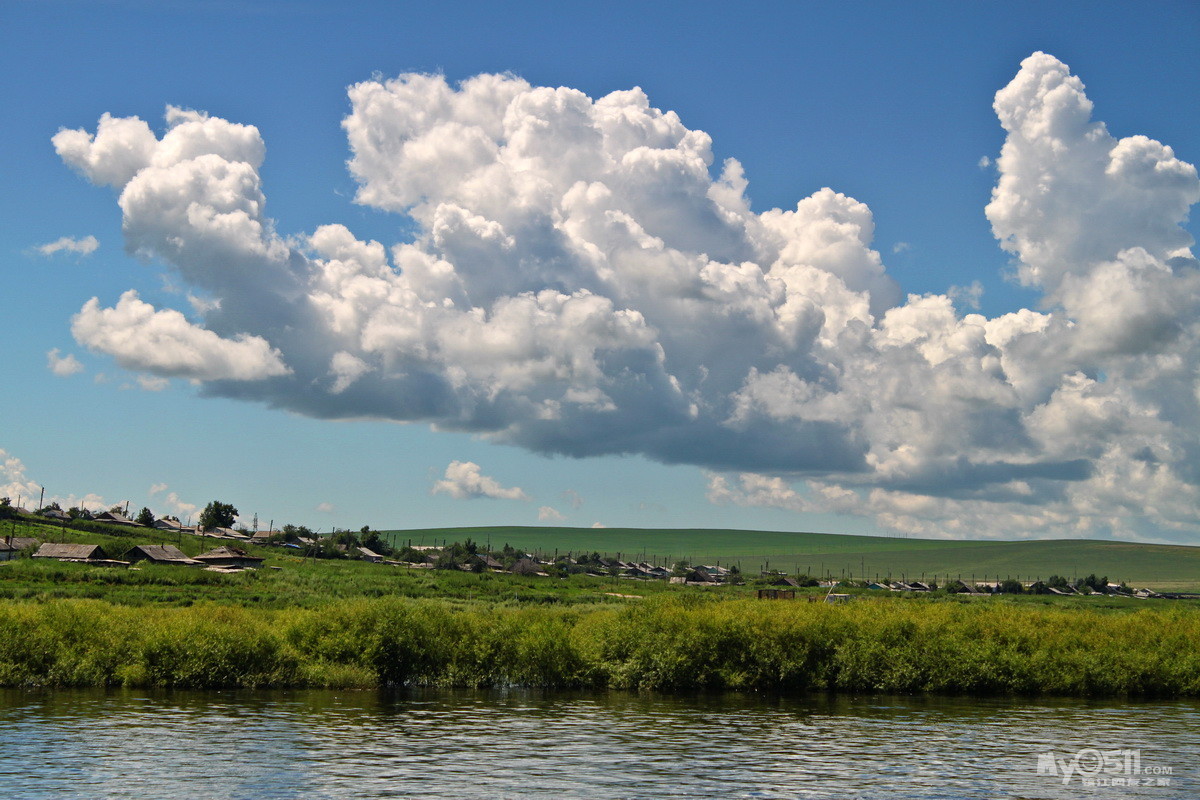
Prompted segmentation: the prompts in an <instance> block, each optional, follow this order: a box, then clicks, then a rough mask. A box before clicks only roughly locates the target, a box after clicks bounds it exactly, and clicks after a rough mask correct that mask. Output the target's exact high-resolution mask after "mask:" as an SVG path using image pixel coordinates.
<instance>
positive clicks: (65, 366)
mask: <svg viewBox="0 0 1200 800" xmlns="http://www.w3.org/2000/svg"><path fill="white" fill-rule="evenodd" d="M46 366H48V367H49V368H50V371H51V372H53V373H54V374H55V375H57V376H59V377H60V378H66V377H69V376H71V375H74V374H76V373H77V372H83V364H80V363H79V359H78V358H76V357H75V356H74V355H72V354H71V353H67V354H66V355H65V356H64V355H62V354H61V352H60V351H59V349H58V348H57V347H55V348H54V349H53V350H51V351H49V352H48V353H46Z"/></svg>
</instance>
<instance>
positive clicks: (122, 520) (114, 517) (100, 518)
mask: <svg viewBox="0 0 1200 800" xmlns="http://www.w3.org/2000/svg"><path fill="white" fill-rule="evenodd" d="M92 519H93V520H95V521H96V522H107V523H108V524H110V525H125V526H127V527H130V528H140V527H142V526H141V525H139V524H138V523H136V522H134V521H133V520H131V519H130V518H129V517H127V516H125V515H124V514H120V513H118V512H116V511H101V512H100V513H99V514H96V515H95V516H93V517H92Z"/></svg>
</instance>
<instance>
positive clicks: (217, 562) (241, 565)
mask: <svg viewBox="0 0 1200 800" xmlns="http://www.w3.org/2000/svg"><path fill="white" fill-rule="evenodd" d="M196 560H197V561H199V562H201V563H202V564H206V565H208V566H210V567H234V568H237V569H255V568H257V567H261V566H262V563H263V560H264V559H262V558H259V557H258V556H252V555H250V554H249V553H247V552H246V551H245V550H242V549H240V548H237V547H218V548H216V549H215V550H209V551H208V552H207V553H201V554H200V555H198V556H196Z"/></svg>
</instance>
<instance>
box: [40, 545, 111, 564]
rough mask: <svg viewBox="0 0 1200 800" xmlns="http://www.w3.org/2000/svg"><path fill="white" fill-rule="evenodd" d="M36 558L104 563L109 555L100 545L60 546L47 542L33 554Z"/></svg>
mask: <svg viewBox="0 0 1200 800" xmlns="http://www.w3.org/2000/svg"><path fill="white" fill-rule="evenodd" d="M33 557H34V558H57V559H58V560H59V561H104V560H107V559H108V553H105V552H104V548H103V547H101V546H100V545H98V544H59V543H55V542H46V543H45V544H43V545H42V546H41V547H39V548H38V550H37V552H36V553H34V554H33Z"/></svg>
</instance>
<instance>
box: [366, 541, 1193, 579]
mask: <svg viewBox="0 0 1200 800" xmlns="http://www.w3.org/2000/svg"><path fill="white" fill-rule="evenodd" d="M385 534H386V535H387V536H388V537H389V538H390V539H391V541H393V542H395V543H397V544H403V543H406V542H408V541H409V540H411V541H412V543H413V544H425V545H431V544H440V543H442V542H443V541H451V542H453V541H456V540H458V541H462V540H464V539H467V538H471V539H474V540H475V541H477V542H479V543H487V542H490V543H491V546H492V547H494V548H499V547H502V546H503V545H504V544H505V543H508V544H511V545H512V546H513V547H517V548H520V549H524V550H529V551H533V552H539V553H543V554H553V553H554V552H555V551H557V552H559V553H566V552H581V551H588V552H591V551H598V552H600V553H601V554H607V555H610V556H616V555H617V554H618V553H619V554H620V557H621V558H624V559H635V560H639V561H640V560H648V561H656V562H658V563H672V562H674V561H677V560H680V559H687V560H689V561H691V562H692V563H706V564H711V563H716V562H718V561H719V562H720V563H722V564H735V563H740V565H741V567H742V569H743V570H744V571H747V572H757V571H759V570H760V569H764V568H766V567H767V566H768V564H769V566H770V568H771V569H778V570H784V571H786V572H789V573H796V572H802V573H810V574H813V575H819V576H820V575H832V576H835V577H841V576H843V575H845V576H847V577H849V576H853V577H855V578H859V577H863V576H865V577H867V578H872V579H873V578H876V577H880V578H883V577H888V576H890V577H894V578H900V577H907V578H909V579H910V580H911V579H919V578H921V576H922V575H924V576H925V577H926V578H927V579H932V578H934V577H935V576H937V577H939V578H942V579H944V578H945V577H946V576H950V577H955V578H957V577H960V576H961V577H962V578H964V579H970V578H971V577H974V578H975V579H977V580H984V579H985V577H986V578H987V579H992V580H994V579H996V577H997V576H999V577H1000V578H1007V577H1013V578H1017V577H1019V578H1020V579H1021V580H1031V579H1034V578H1039V577H1040V578H1043V579H1044V578H1048V577H1049V576H1050V575H1052V574H1056V573H1057V574H1059V575H1064V576H1066V577H1068V578H1075V577H1082V576H1085V575H1088V574H1090V573H1095V574H1097V575H1100V576H1104V575H1107V576H1108V579H1109V580H1110V581H1113V582H1117V583H1119V582H1121V581H1124V582H1126V583H1128V584H1130V585H1135V586H1139V587H1141V586H1147V587H1150V588H1155V589H1164V590H1196V589H1200V547H1189V546H1184V545H1159V544H1135V543H1129V542H1113V541H1097V540H1090V539H1049V540H1028V541H986V542H981V541H962V540H945V539H904V538H892V537H883V536H852V535H842V534H831V533H790V532H780V531H742V530H717V529H642V528H558V527H516V526H511V527H506V526H498V527H478V528H425V529H415V530H394V531H386V532H385Z"/></svg>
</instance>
